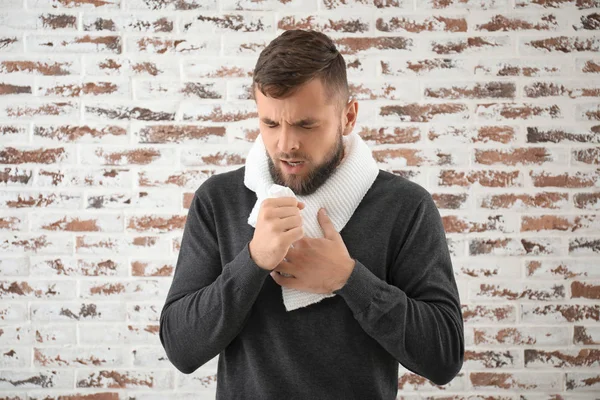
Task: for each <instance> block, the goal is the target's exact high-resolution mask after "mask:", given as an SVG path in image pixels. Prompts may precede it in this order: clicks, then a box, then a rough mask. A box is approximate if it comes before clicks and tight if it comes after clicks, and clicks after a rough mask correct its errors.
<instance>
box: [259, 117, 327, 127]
mask: <svg viewBox="0 0 600 400" xmlns="http://www.w3.org/2000/svg"><path fill="white" fill-rule="evenodd" d="M260 120H261V121H262V122H264V123H265V124H267V125H273V124H276V123H277V122H275V121H273V120H272V119H270V118H267V117H263V118H261V119H260ZM317 122H319V120H318V119H315V118H303V119H301V120H299V121H296V122H294V123H293V124H292V126H302V125H313V124H315V123H317Z"/></svg>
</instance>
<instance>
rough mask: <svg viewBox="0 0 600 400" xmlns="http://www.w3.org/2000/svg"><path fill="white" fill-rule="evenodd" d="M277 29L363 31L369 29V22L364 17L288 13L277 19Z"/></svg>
mask: <svg viewBox="0 0 600 400" xmlns="http://www.w3.org/2000/svg"><path fill="white" fill-rule="evenodd" d="M277 29H282V30H290V29H312V30H317V31H320V32H324V33H329V32H343V33H364V32H367V31H368V30H369V22H368V20H367V19H366V18H361V17H356V18H337V19H333V18H326V17H322V16H319V15H309V16H306V17H303V18H301V17H296V16H293V15H288V16H285V17H282V18H280V19H279V21H278V23H277Z"/></svg>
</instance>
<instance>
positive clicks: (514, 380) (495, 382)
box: [469, 372, 562, 392]
mask: <svg viewBox="0 0 600 400" xmlns="http://www.w3.org/2000/svg"><path fill="white" fill-rule="evenodd" d="M469 378H470V383H471V385H472V387H473V389H475V390H510V391H518V392H527V391H531V392H536V391H543V392H547V391H558V390H561V389H562V386H561V385H560V383H561V382H562V379H561V378H562V374H561V373H558V372H555V373H549V372H503V373H501V372H471V373H470V374H469Z"/></svg>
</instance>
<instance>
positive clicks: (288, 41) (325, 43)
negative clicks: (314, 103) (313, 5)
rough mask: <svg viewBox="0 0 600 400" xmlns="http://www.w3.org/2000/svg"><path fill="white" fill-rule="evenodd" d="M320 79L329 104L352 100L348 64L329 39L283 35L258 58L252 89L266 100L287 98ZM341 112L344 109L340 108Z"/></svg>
mask: <svg viewBox="0 0 600 400" xmlns="http://www.w3.org/2000/svg"><path fill="white" fill-rule="evenodd" d="M315 78H319V79H321V82H322V84H323V86H324V88H325V92H326V95H327V98H328V101H331V100H332V99H333V98H334V97H337V100H338V101H339V103H338V104H337V105H346V102H347V101H348V100H349V95H350V93H349V89H348V78H347V77H346V62H345V61H344V57H342V55H341V54H340V52H339V51H338V50H337V48H336V47H335V44H334V43H333V41H332V40H331V39H330V38H329V36H327V35H325V34H323V33H321V32H317V31H314V30H303V29H292V30H288V31H285V32H283V33H282V34H281V35H279V36H278V37H276V38H275V39H273V40H272V41H271V43H269V45H268V46H267V47H265V48H264V49H263V51H262V52H261V53H260V56H259V57H258V61H257V62H256V66H255V67H254V73H253V78H252V87H251V88H250V90H251V93H252V96H254V93H255V90H256V89H258V90H260V91H261V93H262V94H264V95H265V96H270V97H273V98H285V97H286V96H288V95H291V94H293V93H294V91H295V90H296V89H297V88H298V87H299V86H301V85H302V84H304V83H307V82H309V81H311V80H313V79H315ZM340 109H341V108H340Z"/></svg>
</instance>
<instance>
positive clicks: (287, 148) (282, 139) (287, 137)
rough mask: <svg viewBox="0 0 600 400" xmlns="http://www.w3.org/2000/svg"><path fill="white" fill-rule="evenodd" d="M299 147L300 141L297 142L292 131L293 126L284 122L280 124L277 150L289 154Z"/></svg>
mask: <svg viewBox="0 0 600 400" xmlns="http://www.w3.org/2000/svg"><path fill="white" fill-rule="evenodd" d="M299 147H300V143H299V142H298V138H297V136H296V134H295V133H294V132H293V128H292V127H290V126H288V124H286V123H284V124H282V125H281V129H280V130H279V138H278V142H277V149H278V150H279V152H280V153H283V154H287V155H290V154H291V153H293V152H294V151H296V150H298V148H299Z"/></svg>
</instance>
